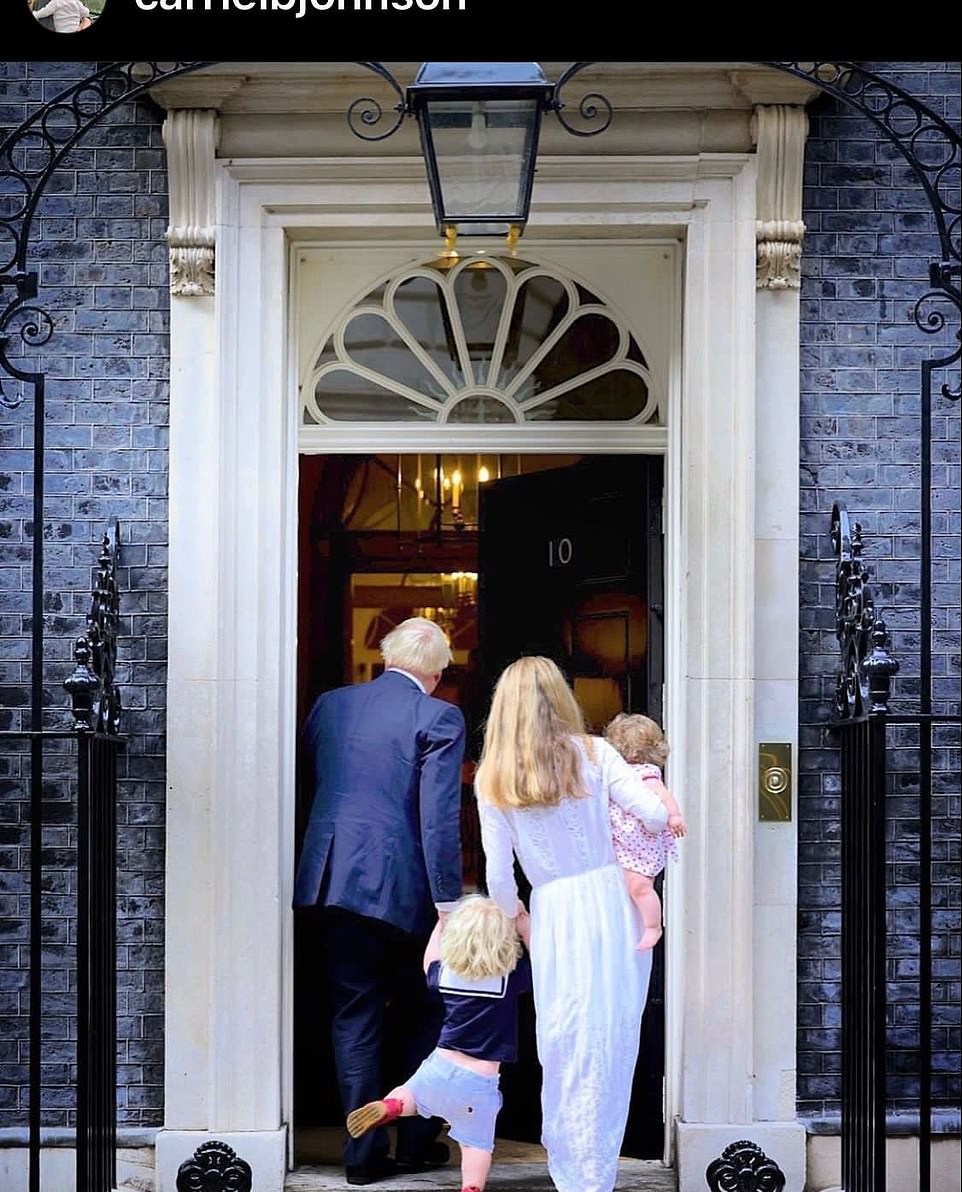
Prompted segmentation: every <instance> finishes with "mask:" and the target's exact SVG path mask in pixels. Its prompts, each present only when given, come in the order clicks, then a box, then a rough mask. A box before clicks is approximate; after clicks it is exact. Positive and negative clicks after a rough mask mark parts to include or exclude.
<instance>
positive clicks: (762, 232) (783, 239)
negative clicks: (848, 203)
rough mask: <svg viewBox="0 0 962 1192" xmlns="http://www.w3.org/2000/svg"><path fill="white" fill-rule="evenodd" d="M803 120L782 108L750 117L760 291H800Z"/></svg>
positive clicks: (800, 111) (763, 107) (796, 110)
mask: <svg viewBox="0 0 962 1192" xmlns="http://www.w3.org/2000/svg"><path fill="white" fill-rule="evenodd" d="M807 135H808V116H807V115H806V113H805V109H804V108H801V107H796V106H790V105H787V104H773V105H769V104H759V105H758V106H757V107H756V108H755V112H754V115H753V117H752V136H753V138H754V141H755V145H756V151H757V183H756V216H757V218H756V223H755V237H756V244H757V269H756V284H757V286H758V288H759V289H767V290H786V289H796V290H797V289H798V287H799V263H800V260H801V255H802V239H803V238H804V236H805V225H804V223H802V166H803V161H804V153H805V138H806V136H807Z"/></svg>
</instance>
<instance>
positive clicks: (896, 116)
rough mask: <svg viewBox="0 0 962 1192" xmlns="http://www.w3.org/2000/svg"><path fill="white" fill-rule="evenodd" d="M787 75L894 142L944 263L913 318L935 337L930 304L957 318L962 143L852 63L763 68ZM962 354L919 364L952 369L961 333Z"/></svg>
mask: <svg viewBox="0 0 962 1192" xmlns="http://www.w3.org/2000/svg"><path fill="white" fill-rule="evenodd" d="M760 65H762V66H773V67H775V68H776V69H778V70H782V71H785V73H786V74H791V75H794V76H795V77H796V78H800V79H805V80H806V81H808V82H811V83H814V84H815V85H816V86H818V87H819V88H821V90H822V91H825V92H827V93H828V94H829V95H833V96H835V97H836V98H837V99H840V100H842V101H843V102H844V103H846V104H848V105H849V106H851V107H854V108H857V109H858V110H859V111H861V112H862V113H863V115H865V116H867V117H868V118H869V119H870V120H872V121H873V123H874V124H875V125H876V127H877V128H879V129H880V131H881V132H882V134H883V135H884V136H885V137H886V138H887V139H888V140H889V141H891V142H892V144H893V145H894V146H895V148H896V149H897V150H898V151H899V152H900V153H901V154H902V156H903V157H904V158H905V160H906V162H907V163H908V165H909V166H910V168H911V169H912V171H913V172H914V174H915V176H916V177H917V178H918V180H919V182H920V184H921V185H922V187H923V189H924V190H925V193H926V196H927V197H928V200H929V203H930V205H931V208H932V214H933V215H934V217H935V225H936V230H937V232H938V237H939V244H940V246H941V258H940V260H938V261H932V262H930V264H929V286H930V287H931V288H930V289H929V290H928V291H927V292H926V293H925V294H923V295H922V296H921V297H920V298H919V299H918V301H917V302H916V304H915V309H914V311H913V316H912V317H913V319H914V321H915V324H916V326H917V327H918V328H919V329H920V330H921V331H923V332H925V333H926V334H927V335H937V334H938V333H939V332H941V331H942V329H943V328H944V327H945V324H946V317H945V314H944V313H943V311H941V310H939V309H937V308H936V307H935V306H934V305H933V304H934V303H937V302H940V301H944V302H948V303H949V304H950V305H951V306H952V307H954V309H955V315H956V317H957V318H962V291H960V274H962V235H960V217H962V200H960V197H959V196H960V185H959V184H960V171H962V136H960V134H959V131H958V130H957V129H955V128H953V127H952V126H951V125H950V124H949V123H947V121H945V120H943V119H942V118H941V117H940V116H938V115H936V113H935V112H933V111H932V110H931V109H930V108H927V107H926V106H925V105H924V104H921V103H919V101H918V100H917V99H915V97H914V96H912V95H910V94H909V93H908V92H907V91H903V90H902V89H901V88H900V87H897V86H895V84H894V83H890V82H888V80H887V79H883V78H881V77H880V76H878V75H876V74H873V73H872V72H871V71H868V70H865V69H864V67H862V66H860V65H859V64H858V63H857V62H762V63H760ZM955 338H956V339H957V340H958V341H959V347H958V348H956V349H955V350H954V351H953V352H952V353H951V355H948V356H945V357H942V358H940V359H937V360H930V361H924V362H923V365H922V367H923V371H924V373H925V377H926V383H927V381H928V376H929V374H930V372H931V370H932V369H934V368H950V367H951V366H952V365H953V364H957V363H958V362H959V360H960V359H962V330H959V331H956V335H955ZM941 394H942V396H943V397H944V398H947V399H949V400H951V401H958V400H959V397H960V396H962V385H959V386H957V387H956V388H952V387H951V386H950V384H949V383H948V382H946V383H945V384H944V385H942V386H941Z"/></svg>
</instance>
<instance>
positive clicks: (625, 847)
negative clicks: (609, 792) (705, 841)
mask: <svg viewBox="0 0 962 1192" xmlns="http://www.w3.org/2000/svg"><path fill="white" fill-rule="evenodd" d="M630 764H631V768H632V769H633V770H634V771H635V772H636V773H637V774H638V775H639V776H640V777H641V778H657V779H659V780H660V779H661V769H660V768H659V767H658V766H653V765H651V763H650V762H632V763H630ZM608 815H609V818H610V820H611V838H612V841H613V842H614V846H615V856H616V857H617V858H618V864H619V865H620V866H621V867H622V868H623V869H630V870H631V871H632V872H633V873H643V874H644V875H645V876H646V877H656V876H657V875H658V874H659V873H661V871H662V870H663V869H664V868H665V862H666V860H667V858H668V857H671V858H672V859H673V860H675V861H677V860H678V846H677V844H675V838H674V836H672V834H671V832H669V831H668V829H667V828H665V830H664V831H662V832H657V833H656V832H649V831H648V830H647V828H645V826H644V824H642V822H641V820H640V819H638V817H637V816H635V815H632V813H631V812H630V811H625V809H624V808H623V807H619V806H618V804H617V803H615V801H614V800H613V799H612V800H609V803H608Z"/></svg>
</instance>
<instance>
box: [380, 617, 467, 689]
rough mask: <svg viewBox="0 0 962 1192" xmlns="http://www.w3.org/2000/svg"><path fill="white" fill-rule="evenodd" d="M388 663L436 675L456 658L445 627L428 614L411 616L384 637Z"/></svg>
mask: <svg viewBox="0 0 962 1192" xmlns="http://www.w3.org/2000/svg"><path fill="white" fill-rule="evenodd" d="M381 657H382V658H383V659H384V665H385V666H397V667H400V668H401V670H407V671H414V672H416V673H418V674H422V675H436V674H438V673H439V672H440V671H443V670H444V668H445V667H446V666H447V665H448V664H449V663H450V662H451V661H452V659H453V655H452V654H451V646H450V645H449V643H448V639H447V637H446V635H445V633H444V630H443V629H442V628H441V627H440V626H439V625H437V624H435V622H434V621H429V620H428V619H427V617H409V618H408V619H407V620H406V621H402V622H401V624H400V625H398V626H397V627H396V628H394V629H392V630H391V632H390V633H388V634H387V635H386V636H385V637H383V638H382V639H381Z"/></svg>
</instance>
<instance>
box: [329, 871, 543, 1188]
mask: <svg viewBox="0 0 962 1192" xmlns="http://www.w3.org/2000/svg"><path fill="white" fill-rule="evenodd" d="M529 924H530V919H529V917H528V914H527V912H526V911H523V910H519V914H518V918H517V920H512V919H509V918H508V917H507V915H505V913H504V912H503V911H502V910H501V908H500V907H499V906H498V905H497V903H495V902H494V901H492V900H491V899H490V898H486V897H484V896H483V895H481V894H469V895H468V896H467V897H466V898H462V899H461V900H460V901H459V902H458V904H457V905H456V906H455V908H454V910H452V911H451V913H450V915H448V916H447V917H446V919H445V920H444V921H443V922H439V923H438V924H437V926H436V927H435V929H434V932H433V934H432V936H431V939H430V940H429V941H428V946H427V948H426V949H425V953H424V971H425V975H426V976H427V982H428V986H429V987H430V988H431V989H436V990H438V991H439V992H440V994H441V997H442V999H443V1002H444V1023H443V1025H442V1027H441V1034H440V1036H439V1038H438V1045H437V1047H436V1048H435V1049H434V1051H432V1052H431V1054H430V1055H429V1056H428V1057H427V1059H426V1060H424V1062H423V1063H422V1064H421V1066H420V1067H419V1068H418V1070H417V1071H416V1072H415V1073H414V1075H413V1076H412V1077H410V1079H409V1080H407V1081H406V1082H405V1083H404V1084H402V1085H399V1086H398V1087H397V1088H394V1089H392V1090H391V1091H390V1092H389V1093H388V1095H387V1096H386V1097H385V1098H384V1099H383V1100H381V1101H369V1102H368V1104H367V1105H362V1106H361V1107H360V1108H359V1109H355V1110H353V1111H352V1112H351V1113H349V1114H348V1116H347V1129H348V1133H349V1134H350V1135H351V1137H352V1138H360V1137H361V1135H362V1134H365V1133H366V1132H367V1131H368V1130H371V1129H373V1128H374V1127H375V1126H382V1125H384V1124H385V1123H387V1122H393V1121H394V1120H395V1119H396V1118H399V1117H413V1115H414V1114H416V1113H419V1114H420V1115H421V1116H422V1117H439V1118H442V1119H443V1120H444V1121H446V1122H447V1123H448V1124H449V1126H450V1131H449V1133H450V1136H451V1137H452V1138H453V1139H454V1140H455V1142H457V1143H458V1145H459V1146H460V1148H461V1183H462V1185H463V1187H462V1189H461V1192H483V1189H484V1185H485V1181H486V1180H487V1178H488V1171H489V1170H490V1168H491V1155H492V1152H493V1151H494V1125H495V1121H496V1119H497V1116H498V1112H499V1110H500V1109H501V1092H500V1089H499V1082H500V1067H501V1064H502V1063H503V1062H505V1061H512V1060H515V1059H517V1055H518V996H519V995H520V994H522V993H525V992H527V991H529V990H530V989H531V963H530V961H529V959H528V955H527V952H526V951H525V949H524V948H523V947H522V940H523V941H524V944H525V945H527V943H528V942H529ZM519 937H520V938H519Z"/></svg>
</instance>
